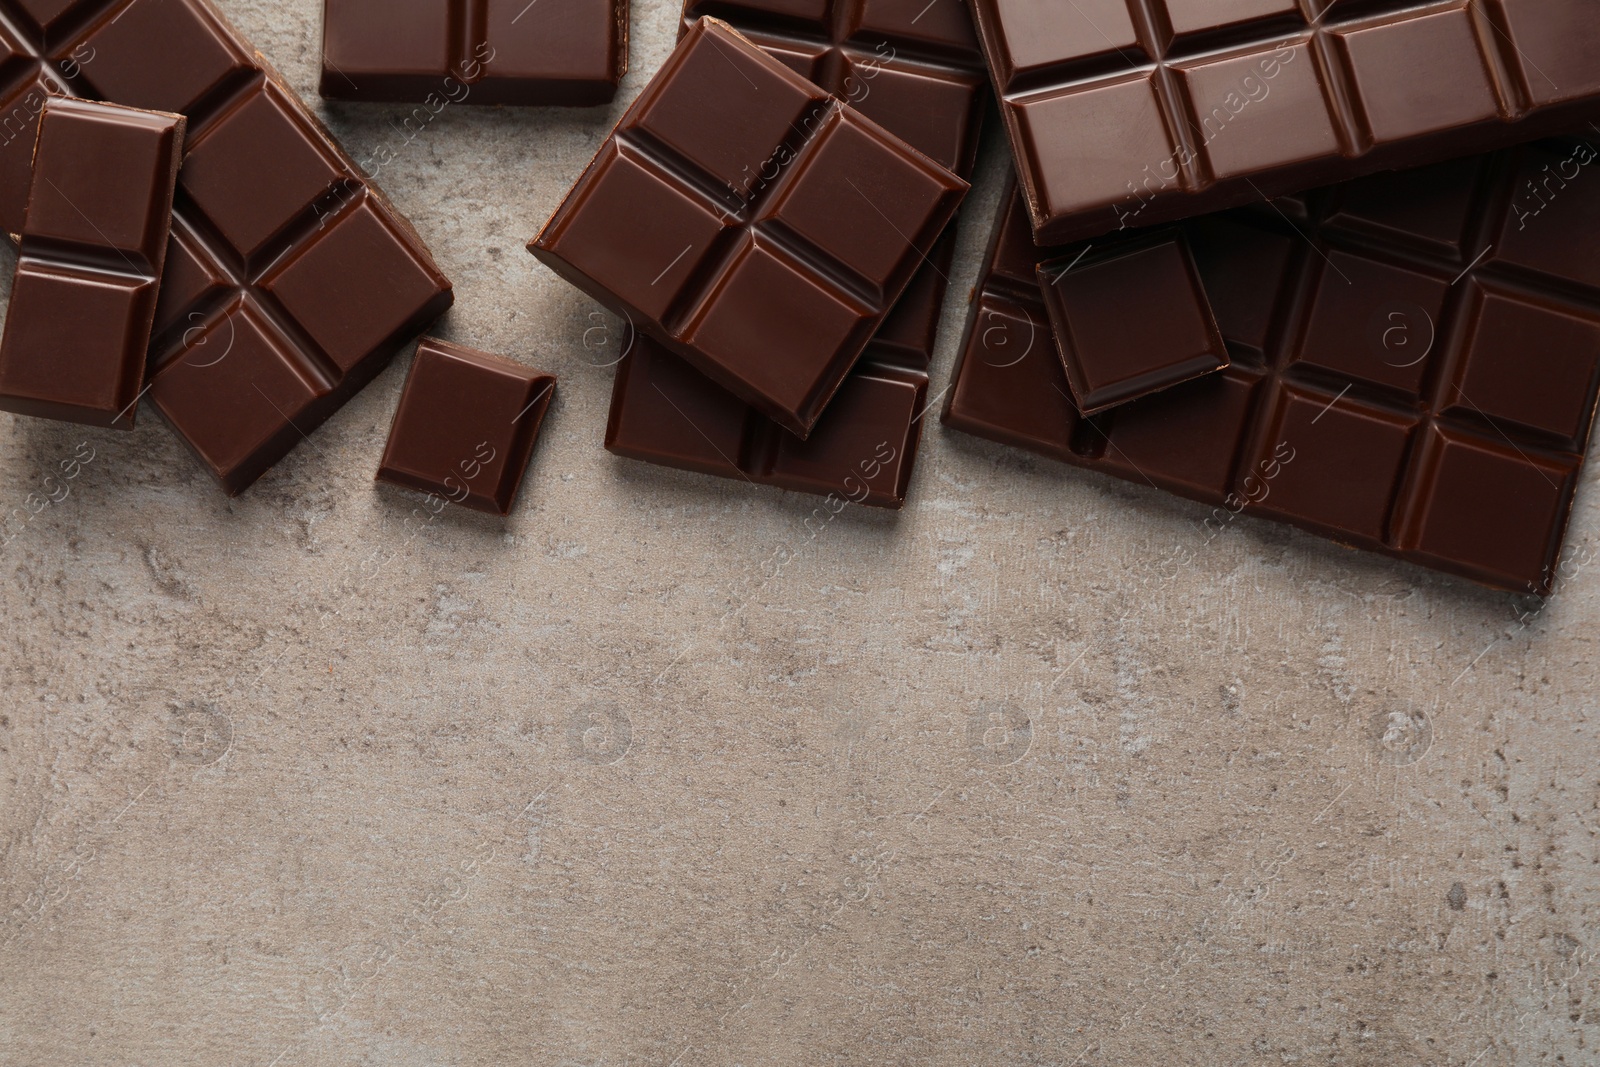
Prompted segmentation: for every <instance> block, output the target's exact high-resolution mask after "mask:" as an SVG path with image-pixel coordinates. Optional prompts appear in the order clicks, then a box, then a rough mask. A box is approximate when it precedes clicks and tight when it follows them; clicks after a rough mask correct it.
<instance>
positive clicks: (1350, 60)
mask: <svg viewBox="0 0 1600 1067" xmlns="http://www.w3.org/2000/svg"><path fill="white" fill-rule="evenodd" d="M974 5H975V6H974V12H975V14H976V16H977V21H978V26H979V31H980V37H981V38H982V40H983V43H984V48H985V51H986V54H987V56H988V59H989V66H990V70H991V71H992V72H993V74H994V79H995V83H996V87H997V89H998V91H999V92H1000V95H1001V97H1002V99H1003V103H1002V107H1001V111H1002V113H1003V115H1004V117H1005V123H1006V129H1007V133H1008V134H1009V135H1010V138H1011V142H1012V149H1013V155H1014V157H1015V161H1016V165H1017V168H1018V173H1019V175H1020V177H1021V181H1022V189H1023V193H1024V198H1025V201H1026V204H1027V208H1028V211H1029V213H1030V216H1031V218H1032V222H1033V227H1034V234H1035V237H1036V239H1037V240H1038V241H1039V242H1040V243H1042V244H1050V243H1060V242H1066V241H1074V240H1079V239H1083V238H1090V237H1096V236H1099V235H1101V234H1104V233H1109V232H1111V231H1113V230H1118V229H1124V228H1129V227H1139V226H1150V225H1154V224H1157V223H1163V222H1169V221H1173V220H1175V219H1182V218H1188V217H1191V216H1196V215H1200V214H1203V213H1206V212H1210V211H1215V210H1218V209H1221V208H1227V207H1233V206H1236V205H1240V204H1244V203H1247V202H1250V201H1255V200H1261V199H1263V198H1264V197H1273V196H1279V195H1282V194H1285V193H1292V192H1296V191H1299V190H1301V189H1307V188H1311V187H1314V186H1321V185H1327V184H1330V183H1334V182H1340V181H1345V180H1348V179H1351V178H1355V177H1358V176H1360V175H1363V174H1372V173H1376V172H1377V171H1380V170H1386V169H1391V168H1396V167H1415V166H1421V165H1426V164H1430V163H1434V162H1437V161H1440V160H1444V159H1449V158H1452V157H1454V156H1459V155H1463V154H1467V153H1472V152H1483V151H1487V150H1490V149H1495V148H1499V147H1501V146H1504V145H1510V144H1515V143H1519V142H1523V141H1528V140H1531V139H1533V138H1535V137H1540V136H1546V135H1550V134H1554V133H1559V132H1562V131H1565V130H1571V129H1574V128H1581V126H1582V124H1583V122H1584V121H1586V120H1589V119H1593V118H1595V117H1596V116H1600V18H1596V12H1595V7H1594V4H1593V2H1592V0H1440V2H1423V0H1337V2H1335V0H1225V2H1218V0H974Z"/></svg>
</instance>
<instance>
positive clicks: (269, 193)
mask: <svg viewBox="0 0 1600 1067" xmlns="http://www.w3.org/2000/svg"><path fill="white" fill-rule="evenodd" d="M8 10H9V9H8ZM0 33H3V35H4V42H3V44H4V47H5V48H6V49H8V50H9V51H10V52H11V54H12V58H11V60H10V61H8V62H7V63H5V64H3V65H0V78H3V79H5V81H4V87H3V88H0V221H4V222H5V224H6V225H7V226H13V224H14V223H15V224H17V225H20V222H21V218H22V206H23V196H22V190H23V189H25V186H21V187H19V186H17V185H16V184H15V182H14V180H13V179H14V176H15V174H16V173H18V168H19V167H20V168H21V173H24V174H25V173H26V168H27V166H28V160H29V153H30V149H31V146H32V140H31V138H32V132H31V131H32V130H33V129H34V128H36V125H37V122H36V120H37V114H38V111H40V110H42V109H43V101H44V98H45V96H46V95H48V94H47V93H46V91H45V89H43V88H40V86H44V85H49V86H52V87H53V88H54V90H55V91H57V92H66V91H70V92H71V93H73V94H74V95H77V96H83V97H87V98H92V99H98V100H105V101H109V102H114V103H119V104H124V105H127V106H131V107H140V108H147V109H152V110H159V111H173V112H178V113H181V114H184V115H186V116H188V119H189V129H188V137H187V141H186V143H185V157H184V163H183V167H182V170H181V171H180V172H179V176H178V190H177V195H176V197H175V198H174V202H173V219H172V238H171V243H170V244H169V246H168V251H167V263H166V267H165V270H164V272H163V275H162V282H161V292H160V297H159V300H158V302H157V307H156V320H155V331H154V334H153V335H152V337H151V342H150V351H149V360H148V373H149V381H150V400H151V402H152V403H153V404H155V406H156V408H157V410H159V411H160V412H161V413H162V415H163V416H164V417H165V418H166V420H167V422H168V423H169V424H170V425H171V426H172V428H173V429H174V430H175V431H176V432H177V434H178V436H179V437H181V438H182V439H183V441H184V443H185V444H186V445H187V446H188V447H189V448H190V450H191V451H193V452H194V453H195V454H196V455H197V456H199V457H200V459H201V461H202V462H203V463H204V464H205V466H206V468H207V469H208V470H209V471H211V473H212V474H213V475H214V476H215V477H216V478H217V479H218V481H219V482H221V483H222V485H223V487H224V488H225V489H226V490H227V491H228V492H230V493H237V492H239V491H241V490H242V489H244V488H245V487H246V486H248V485H249V484H250V483H251V482H253V481H254V480H255V479H256V478H257V477H259V476H260V475H261V474H262V472H264V471H265V470H267V468H269V467H271V466H272V464H274V463H275V462H277V461H278V460H279V459H280V458H282V457H283V455H284V454H285V453H287V452H288V451H289V450H290V449H291V448H293V447H294V445H296V444H297V443H299V442H300V441H301V440H302V439H303V438H304V437H305V436H306V435H307V434H309V433H311V432H312V430H314V429H315V428H316V427H317V426H319V425H321V423H322V422H323V421H324V420H325V419H326V418H327V417H328V416H329V415H331V414H332V413H333V412H335V411H337V410H338V409H339V407H340V406H341V405H343V404H344V402H345V401H346V400H348V399H349V398H350V397H351V396H352V395H354V393H355V392H356V391H357V390H359V389H360V388H361V387H362V386H363V385H365V384H366V383H367V382H368V381H370V380H371V379H372V377H373V376H374V375H375V374H377V373H378V371H380V370H382V369H383V367H384V365H385V364H387V362H388V361H389V359H390V358H391V357H392V356H393V354H394V353H395V352H396V351H397V350H398V349H399V348H400V347H401V346H402V345H404V344H405V343H406V342H407V341H408V340H410V338H412V337H413V336H415V335H416V334H417V333H418V332H419V331H420V330H422V329H423V327H425V326H426V325H427V324H428V323H429V322H431V321H432V320H433V319H434V318H436V317H438V315H439V314H440V313H441V312H442V311H443V310H444V309H445V308H447V307H448V306H449V305H450V301H451V292H450V282H449V280H448V279H446V278H445V277H444V275H442V274H441V273H440V272H439V269H438V267H436V266H435V265H434V263H433V259H432V257H431V256H429V254H428V250H427V248H426V247H425V246H424V245H423V243H422V241H421V239H420V238H419V237H418V236H417V234H416V232H415V231H414V230H413V229H412V228H411V226H410V225H409V224H408V223H407V222H406V221H405V220H404V219H402V218H401V217H400V216H399V214H398V213H397V212H396V211H395V210H394V208H393V207H392V206H390V204H389V203H388V201H387V200H386V199H385V198H384V196H383V195H382V193H381V192H380V191H379V190H378V188H377V186H376V185H374V184H373V183H372V182H371V181H370V180H368V179H367V178H366V177H365V176H364V175H363V174H362V173H361V171H360V170H359V168H357V166H356V164H355V163H354V161H352V160H351V159H350V157H349V156H347V155H346V154H345V153H344V151H343V150H342V149H340V148H339V146H338V145H337V144H335V143H334V141H333V139H332V138H331V137H330V136H329V135H328V133H327V132H326V131H325V130H324V129H323V128H322V127H321V126H320V125H319V124H318V123H317V121H316V119H314V118H313V117H312V116H311V114H310V113H309V112H308V111H307V110H306V109H305V106H304V105H303V104H302V103H301V102H300V101H299V100H298V99H297V98H296V97H295V96H294V94H293V93H292V92H290V91H289V90H288V89H286V88H284V87H283V86H282V84H281V82H280V81H279V80H278V79H277V77H276V75H274V74H273V73H272V72H271V71H270V70H268V69H267V68H266V67H265V65H264V64H263V62H262V61H261V60H260V58H259V57H258V56H257V55H256V53H255V50H254V49H253V48H251V47H250V45H249V44H248V43H247V42H245V41H244V40H243V39H242V38H241V37H240V36H239V35H238V34H237V33H236V32H235V31H234V30H233V29H232V28H231V27H229V26H228V25H227V23H226V22H225V21H224V20H223V18H222V16H221V15H220V14H218V13H217V11H216V9H215V8H213V7H212V6H211V4H210V3H209V2H208V0H113V2H110V3H108V2H106V0H50V2H48V3H46V2H45V0H38V2H29V3H27V4H24V5H21V11H20V13H18V14H17V16H16V17H15V18H12V19H11V20H10V21H9V22H7V23H5V27H4V29H3V30H0ZM36 99H37V108H35V106H34V104H35V100H36ZM13 129H15V130H17V131H18V133H17V135H16V136H14V137H11V139H9V140H7V139H6V138H7V137H10V136H11V133H12V131H13ZM24 131H25V135H24ZM24 140H25V141H26V142H27V143H26V144H24V143H22V142H23V141H24Z"/></svg>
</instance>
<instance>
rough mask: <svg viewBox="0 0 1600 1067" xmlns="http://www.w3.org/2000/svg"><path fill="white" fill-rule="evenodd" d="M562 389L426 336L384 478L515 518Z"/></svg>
mask: <svg viewBox="0 0 1600 1067" xmlns="http://www.w3.org/2000/svg"><path fill="white" fill-rule="evenodd" d="M555 387H556V380H555V378H554V377H553V376H552V375H549V374H542V373H540V372H538V371H535V370H530V369H529V368H527V367H524V366H522V365H520V364H517V363H513V362H511V361H510V360H507V359H502V358H500V357H499V356H491V355H489V354H488V353H486V352H479V351H477V350H475V349H471V348H465V347H462V346H461V345H454V344H451V343H449V342H448V341H441V340H439V339H437V338H434V337H424V338H423V339H422V341H421V343H419V344H418V345H417V358H416V360H415V361H414V362H413V363H412V364H411V373H410V375H409V376H408V377H407V378H406V385H405V389H404V391H403V392H402V393H401V394H400V407H399V409H398V410H397V411H396V412H395V415H394V425H393V426H392V427H391V428H390V430H389V443H388V445H387V446H385V448H384V450H383V461H382V463H381V464H380V466H379V467H378V480H379V481H384V482H390V483H392V484H394V485H400V486H404V487H406V488H408V489H416V490H419V491H421V492H425V493H435V494H438V495H439V496H441V497H443V498H444V499H445V500H447V501H449V502H451V503H453V504H460V505H461V506H462V507H467V508H471V509H473V510H474V511H482V512H487V513H488V514H491V515H508V514H510V513H511V505H512V503H513V502H514V501H515V499H516V495H517V489H518V488H519V487H520V486H521V485H522V477H523V475H524V474H525V473H526V472H527V469H528V460H529V459H530V458H531V457H532V455H533V447H534V445H535V443H537V441H538V439H539V428H540V426H541V425H542V424H543V422H544V416H545V412H546V411H548V410H549V408H550V401H551V399H552V397H553V396H554V394H555Z"/></svg>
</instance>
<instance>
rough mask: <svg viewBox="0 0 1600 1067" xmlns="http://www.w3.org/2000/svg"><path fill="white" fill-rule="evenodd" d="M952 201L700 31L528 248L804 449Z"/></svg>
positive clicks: (860, 121) (792, 80)
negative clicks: (800, 439) (803, 440)
mask: <svg viewBox="0 0 1600 1067" xmlns="http://www.w3.org/2000/svg"><path fill="white" fill-rule="evenodd" d="M966 189H967V184H966V182H964V181H962V180H961V179H960V178H957V177H956V176H955V175H953V174H951V173H950V172H948V171H946V170H945V169H944V168H942V167H940V166H938V165H937V164H935V163H934V162H932V161H931V160H929V159H927V158H926V157H925V156H923V155H921V154H920V153H918V152H916V151H915V150H914V149H912V148H910V147H909V146H908V145H906V144H904V143H903V142H901V141H898V140H896V139H895V138H893V137H892V136H891V135H889V134H888V133H886V132H885V131H884V130H883V129H882V128H880V127H879V126H877V125H876V124H875V123H873V122H871V121H869V120H867V119H864V118H863V117H862V116H860V115H859V114H857V113H856V112H855V111H854V110H853V109H851V108H849V107H847V106H844V105H842V104H840V103H839V102H838V101H837V100H835V99H834V98H832V97H830V96H828V95H827V94H826V93H824V92H822V90H820V89H818V88H817V87H816V86H814V85H812V84H811V83H810V82H807V81H806V80H804V79H803V78H800V77H799V76H798V75H796V74H795V73H793V72H792V71H790V70H788V69H787V68H785V67H784V66H782V65H781V64H779V63H778V62H777V61H775V60H773V59H771V58H770V57H768V56H767V55H765V54H764V53H763V52H761V51H760V50H759V49H757V48H756V47H755V46H753V45H751V44H750V43H749V42H748V41H746V40H745V39H744V38H742V37H740V36H739V35H738V34H737V33H735V32H733V31H732V30H731V29H729V28H728V27H727V26H726V25H725V24H723V23H721V22H719V21H717V20H716V19H710V18H705V19H701V20H700V21H699V22H697V23H696V24H695V25H694V27H693V28H692V29H691V30H690V31H689V32H688V33H687V34H686V35H685V36H684V38H683V40H682V42H680V44H679V45H678V48H677V50H676V51H675V52H674V53H673V55H672V57H671V58H670V59H669V60H668V61H667V64H666V66H665V67H663V68H662V71H661V72H660V73H659V74H658V75H657V76H656V77H655V78H654V79H653V80H652V81H651V83H650V85H649V86H648V87H647V88H646V89H645V92H644V94H643V95H642V96H641V97H640V98H639V100H638V101H637V102H635V103H634V105H633V106H632V107H631V108H629V110H628V112H627V114H626V115H624V116H623V119H622V122H621V123H620V124H619V125H618V127H617V129H616V131H615V132H614V133H613V134H612V136H611V138H610V139H609V140H607V142H606V144H605V145H604V146H602V148H601V150H600V153H599V154H598V155H597V156H596V157H595V160H594V162H593V163H591V164H590V166H589V168H588V170H586V171H585V172H584V175H583V176H582V177H581V178H580V179H579V181H578V184H577V185H576V187H574V189H573V191H572V192H571V193H570V194H569V195H568V197H567V199H566V202H565V203H563V204H562V206H561V207H560V209H558V210H557V212H556V214H555V216H554V217H553V218H552V219H551V220H550V222H549V223H548V224H547V225H546V226H545V228H544V230H543V232H542V233H540V235H539V236H538V237H537V238H536V239H535V240H534V241H533V242H531V243H530V244H529V246H528V248H529V251H531V252H533V254H534V255H536V256H538V257H539V258H540V259H541V260H543V261H544V262H545V263H547V264H549V265H550V266H551V268H552V269H554V270H555V271H556V272H557V273H558V274H561V275H562V276H563V277H565V278H567V279H568V280H569V281H571V282H573V283H574V284H575V285H577V286H578V287H579V288H581V289H583V290H584V291H585V292H587V293H589V294H590V295H591V296H593V297H594V298H595V299H597V300H600V301H601V302H602V303H605V304H607V305H608V306H610V307H611V308H612V309H613V310H616V311H618V312H619V313H622V314H625V315H627V316H628V317H629V318H630V319H631V320H632V322H633V323H634V324H635V325H636V326H638V327H639V328H641V329H642V330H643V331H644V332H646V333H648V334H650V335H651V336H653V337H655V338H656V340H658V341H660V342H662V343H663V344H665V345H666V346H667V347H668V348H669V349H671V350H672V351H674V352H675V353H677V354H678V355H680V356H682V357H683V358H685V359H687V360H688V361H689V362H690V363H691V364H693V365H694V366H695V367H696V368H697V369H698V370H700V371H701V372H702V373H704V374H705V375H706V376H708V377H710V378H711V379H713V380H714V381H716V382H717V383H718V384H719V385H721V386H722V387H724V388H726V389H728V390H730V391H731V392H733V393H735V394H736V395H738V396H740V397H741V398H742V399H744V400H746V401H747V402H749V403H750V404H752V405H754V406H755V407H757V408H758V409H759V410H760V411H762V413H763V414H765V415H767V416H768V417H769V418H772V419H774V420H776V421H777V422H779V423H780V424H782V425H783V426H784V427H785V428H786V429H788V430H790V431H791V432H793V433H796V434H798V435H801V436H804V435H805V434H806V433H808V432H809V431H810V429H811V427H812V426H813V425H814V424H815V422H816V420H817V418H818V417H819V416H820V415H821V413H822V409H823V408H824V407H825V406H826V405H827V402H828V400H829V398H830V397H831V396H832V395H833V393H834V391H835V390H836V389H837V388H838V386H839V383H840V382H841V381H843V379H844V377H845V375H846V374H847V373H848V372H849V370H850V368H851V366H852V365H853V364H854V363H855V361H856V358H857V357H858V356H859V355H860V354H861V351H862V350H863V349H864V348H865V346H866V344H867V341H868V340H869V339H870V338H871V336H872V333H873V331H874V330H875V329H876V328H877V326H878V324H879V323H880V322H881V321H882V320H883V318H884V315H885V313H886V312H887V310H888V309H889V307H890V306H891V305H892V304H893V303H894V301H895V299H896V298H897V297H898V296H899V295H900V293H901V291H902V290H904V289H905V287H906V285H907V283H908V282H909V281H910V280H911V275H912V273H913V272H914V271H915V270H916V268H917V266H918V265H919V264H920V263H921V262H922V260H923V258H924V252H923V250H924V249H927V248H929V247H930V246H931V245H932V243H933V241H934V239H935V238H937V236H938V235H939V233H940V232H941V231H942V230H943V228H944V225H945V223H946V222H948V221H949V220H950V217H951V216H952V215H953V214H954V212H955V209H956V207H957V206H958V205H959V204H960V202H961V199H962V197H963V196H964V195H965V193H966Z"/></svg>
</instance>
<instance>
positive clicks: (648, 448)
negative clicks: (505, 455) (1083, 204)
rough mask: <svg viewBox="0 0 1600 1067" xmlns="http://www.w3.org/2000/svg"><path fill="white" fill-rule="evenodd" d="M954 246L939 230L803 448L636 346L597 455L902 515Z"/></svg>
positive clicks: (691, 374)
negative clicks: (919, 266)
mask: <svg viewBox="0 0 1600 1067" xmlns="http://www.w3.org/2000/svg"><path fill="white" fill-rule="evenodd" d="M954 236H955V235H954V232H953V231H952V230H946V232H945V236H944V237H943V238H941V239H940V241H939V243H938V244H937V245H935V246H934V252H933V255H932V256H930V257H929V261H928V263H927V264H925V265H924V267H923V269H922V270H920V271H918V272H917V275H916V277H915V278H914V279H913V280H912V282H911V285H910V287H909V288H907V290H906V291H905V293H904V294H903V295H902V296H901V297H900V301H899V302H898V303H897V304H895V306H894V310H893V311H891V312H890V313H889V317H888V318H886V319H884V321H883V325H882V326H880V327H879V328H878V332H877V334H876V335H875V336H874V337H873V339H872V343H871V344H869V345H868V346H867V350H866V352H864V353H863V354H862V356H861V359H860V360H859V361H858V362H857V363H856V366H855V369H854V370H852V371H851V372H850V374H849V375H848V376H847V377H846V378H845V380H844V384H843V385H841V386H840V387H839V392H838V393H837V394H835V396H834V399H833V402H832V403H831V404H829V405H828V410H827V411H825V412H823V414H822V418H821V420H819V421H818V423H817V425H816V427H815V428H814V429H813V430H812V431H811V435H810V436H809V437H807V438H806V439H805V440H804V441H801V440H800V439H799V438H797V437H795V436H794V435H793V434H791V433H789V432H788V431H786V430H784V429H783V428H782V427H781V426H779V425H778V424H777V423H775V422H773V421H772V420H771V419H768V418H766V417H765V416H763V415H761V414H760V413H759V412H757V411H756V410H755V409H753V408H751V407H750V406H749V405H748V404H746V403H744V402H743V401H742V400H740V399H738V398H737V397H735V396H734V395H733V394H731V393H729V392H728V391H727V390H725V389H722V388H720V387H719V386H717V385H716V384H715V383H714V382H712V381H711V380H710V379H709V378H707V377H706V376H705V375H703V374H701V373H700V372H699V371H697V370H695V369H694V368H693V367H691V366H689V365H688V364H687V363H686V362H684V361H683V360H681V359H679V358H678V357H677V356H675V355H673V354H672V353H671V352H668V351H667V350H666V349H665V348H663V347H662V346H661V345H659V344H657V343H656V342H654V341H652V340H650V339H649V338H647V337H637V338H635V339H633V340H632V343H631V346H630V347H629V349H628V355H627V357H626V358H625V359H623V361H622V363H621V364H620V365H619V366H618V367H617V377H616V381H615V383H614V384H613V386H612V392H611V419H610V422H609V423H608V425H607V427H606V448H608V449H610V450H611V451H612V452H614V453H616V454H617V455H619V456H627V457H628V458H630V459H638V460H644V461H646V462H649V463H657V464H660V465H662V466H666V467H678V468H681V469H684V470H692V471H699V472H701V473H704V474H714V475H718V476H720V477H723V478H737V479H741V480H744V481H747V482H750V483H751V484H754V485H771V486H777V487H778V488H781V489H792V490H794V491H796V492H801V493H816V494H819V495H823V496H833V497H835V498H837V499H841V500H850V501H853V502H856V503H860V504H865V505H868V506H870V507H884V508H899V507H902V506H904V504H905V502H906V490H907V488H908V486H909V485H910V482H911V472H912V469H913V467H914V466H915V465H916V459H917V450H918V446H919V445H920V444H921V441H922V422H923V415H924V412H925V409H926V407H927V400H926V396H927V392H928V366H929V364H930V362H931V361H932V358H933V343H934V336H935V334H936V332H937V330H938V326H939V311H940V304H941V301H942V298H943V295H944V289H945V278H946V276H947V274H948V272H949V270H950V261H951V258H952V256H953V253H954V249H955V241H954ZM625 343H626V342H625Z"/></svg>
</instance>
